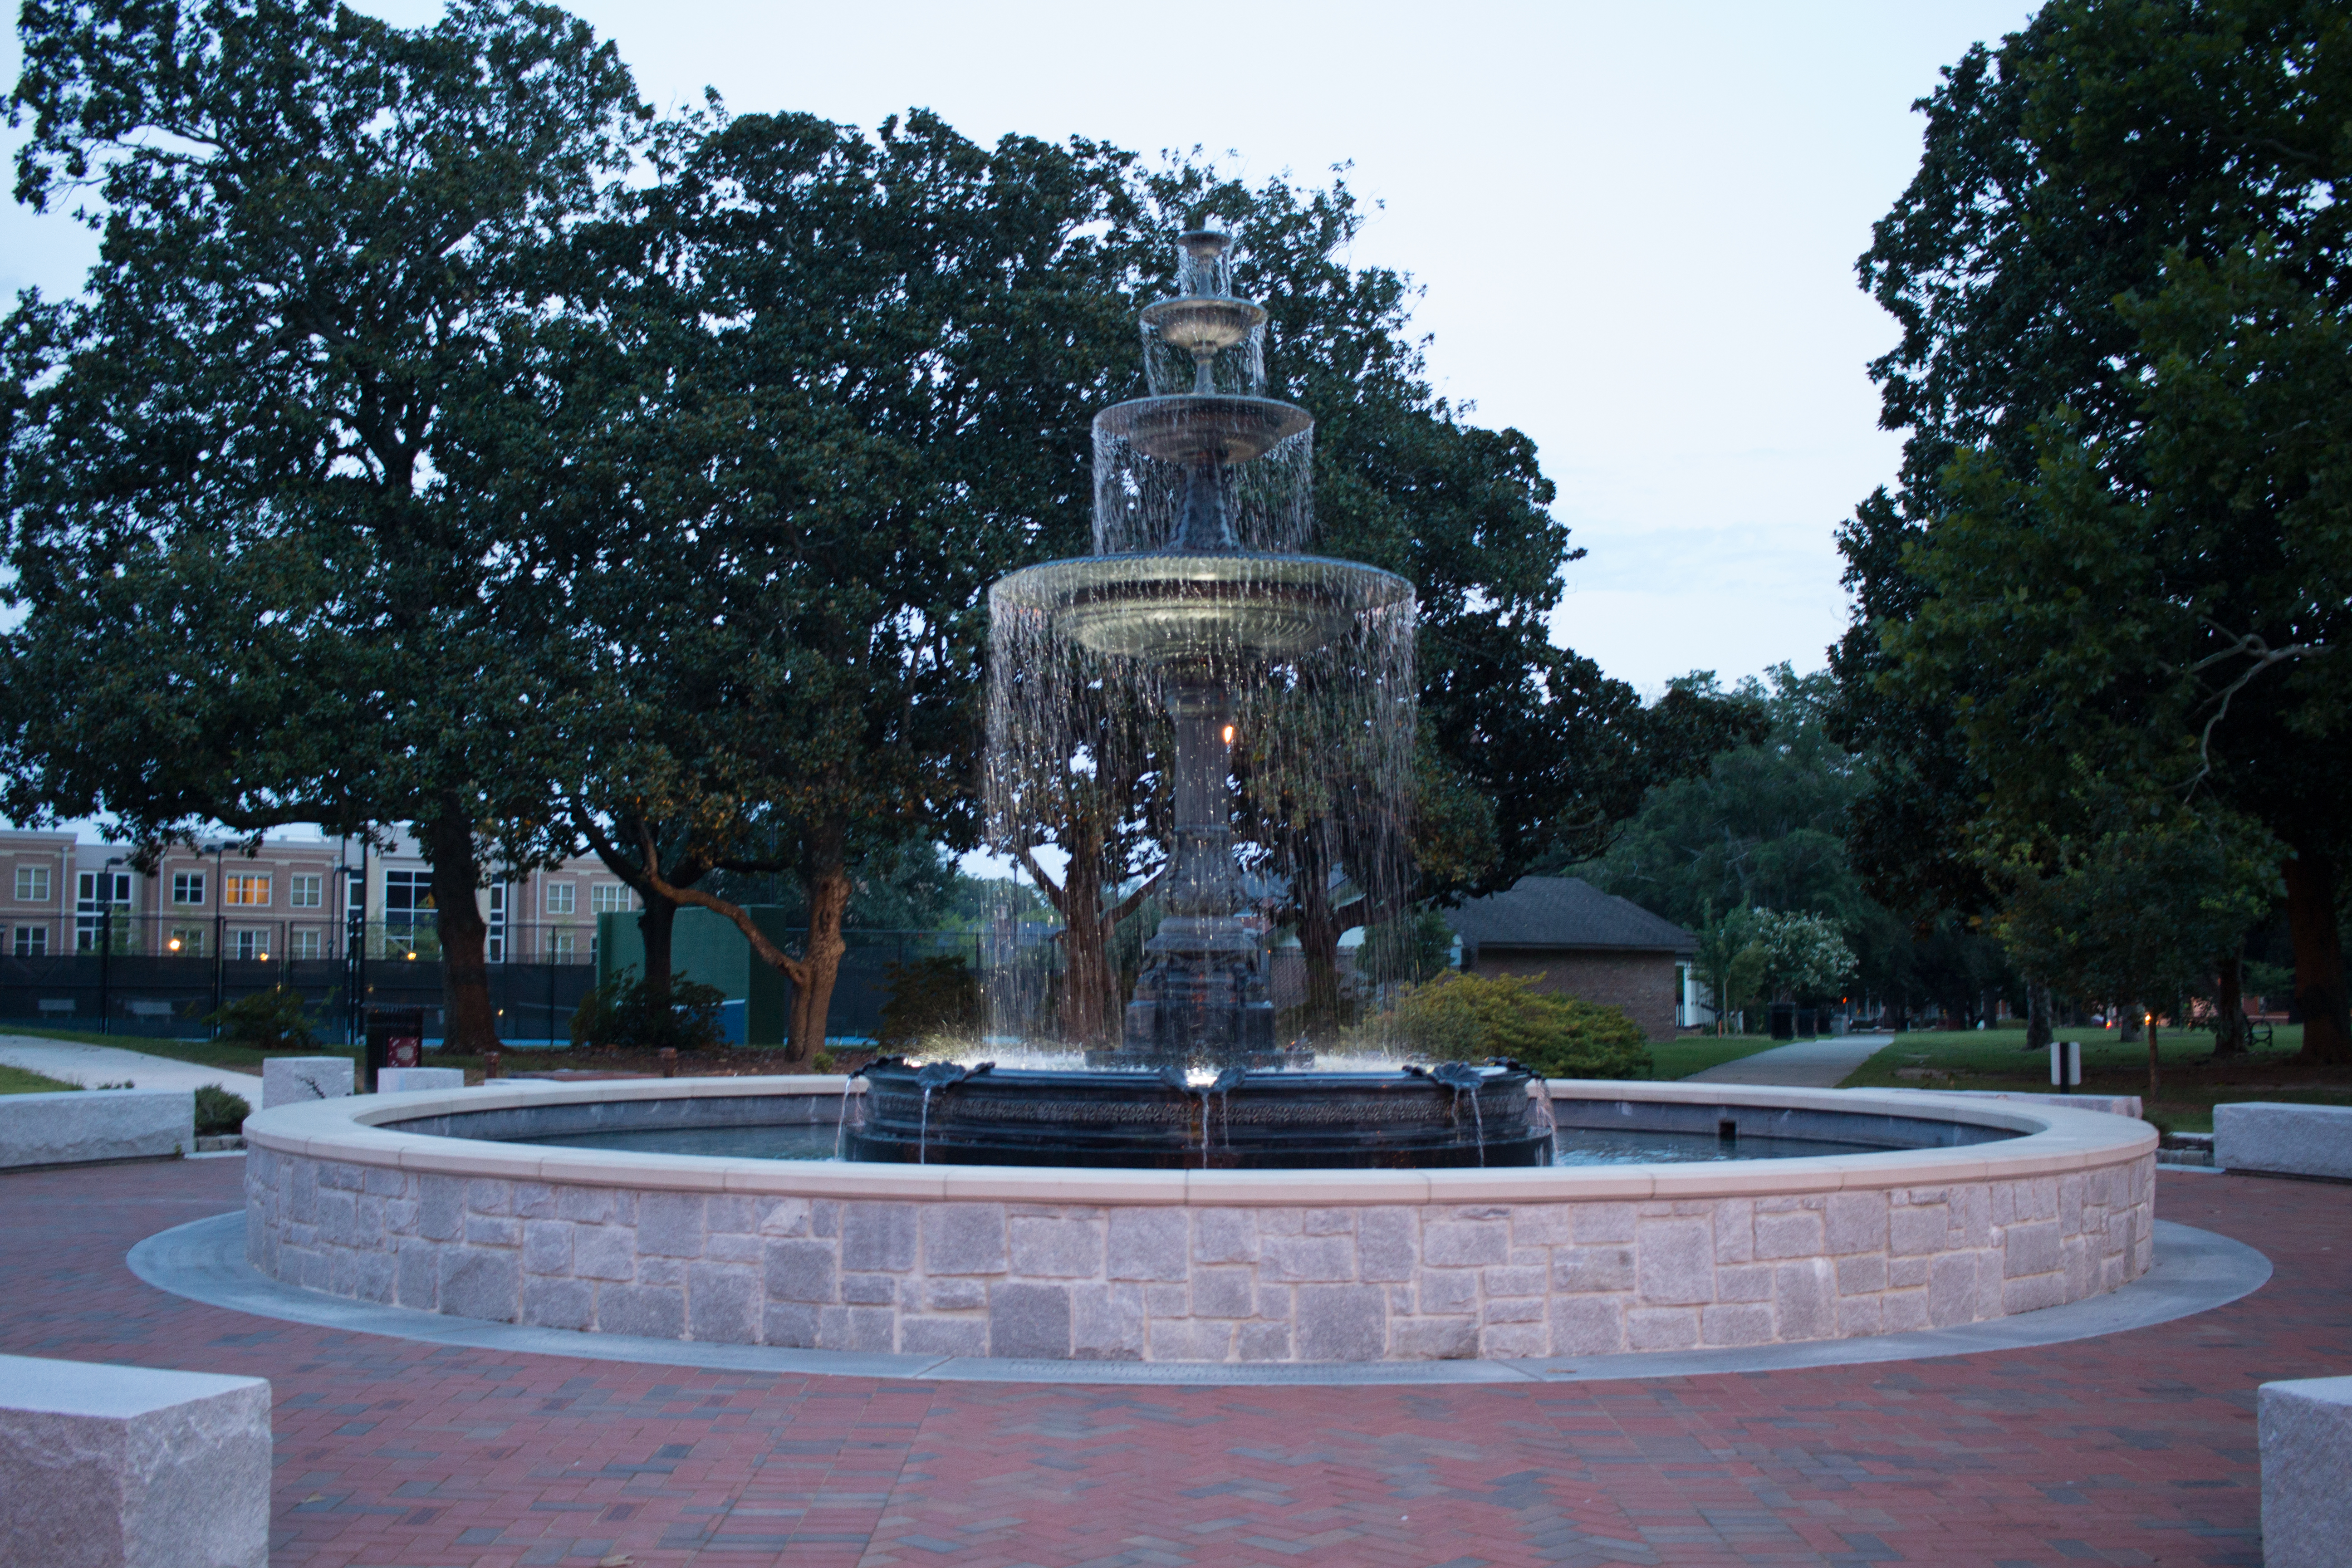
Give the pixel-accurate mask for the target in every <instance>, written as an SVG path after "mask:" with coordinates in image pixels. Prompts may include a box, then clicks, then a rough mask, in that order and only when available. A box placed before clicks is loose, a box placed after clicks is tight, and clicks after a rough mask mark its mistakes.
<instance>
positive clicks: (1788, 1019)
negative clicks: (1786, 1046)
mask: <svg viewBox="0 0 2352 1568" xmlns="http://www.w3.org/2000/svg"><path fill="white" fill-rule="evenodd" d="M1772 1037H1773V1038H1774V1039H1776V1040H1793V1039H1795V1038H1796V1037H1797V1005H1796V1004H1795V1003H1794V1002H1775V1003H1773V1004H1772Z"/></svg>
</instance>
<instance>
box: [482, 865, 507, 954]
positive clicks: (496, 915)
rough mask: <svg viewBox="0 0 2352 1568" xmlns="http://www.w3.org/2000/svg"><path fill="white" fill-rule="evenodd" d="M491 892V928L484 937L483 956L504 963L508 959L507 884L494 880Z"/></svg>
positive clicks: (489, 922)
mask: <svg viewBox="0 0 2352 1568" xmlns="http://www.w3.org/2000/svg"><path fill="white" fill-rule="evenodd" d="M489 892H490V918H489V921H488V925H489V928H490V929H489V931H488V932H487V933H486V934H485V935H484V937H483V942H482V948H483V956H484V957H486V958H488V960H489V962H491V963H505V962H506V961H507V885H506V884H505V883H504V882H493V883H492V884H490V889H489Z"/></svg>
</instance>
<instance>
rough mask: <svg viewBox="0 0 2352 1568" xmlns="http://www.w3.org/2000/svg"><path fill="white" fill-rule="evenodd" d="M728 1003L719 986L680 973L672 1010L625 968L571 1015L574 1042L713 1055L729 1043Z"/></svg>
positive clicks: (672, 992)
mask: <svg viewBox="0 0 2352 1568" xmlns="http://www.w3.org/2000/svg"><path fill="white" fill-rule="evenodd" d="M726 1000H727V993H725V992H724V991H721V990H720V989H719V987H718V986H716V985H705V984H702V982H700V981H698V980H688V978H687V977H686V976H685V975H684V974H682V973H681V974H676V975H673V976H671V977H670V983H669V1005H667V1006H664V1005H661V1002H660V1000H659V999H658V998H657V997H656V995H655V994H652V993H651V992H649V991H648V990H647V989H646V984H645V982H643V981H641V980H639V979H638V978H637V972H636V971H635V969H624V970H622V971H621V972H620V973H618V974H615V975H614V976H613V978H611V979H610V980H607V981H605V982H604V984H601V985H599V986H597V987H596V988H595V989H594V990H593V991H591V992H589V993H588V994H587V995H585V996H583V997H582V998H581V999H580V1005H579V1007H578V1009H577V1010H575V1011H574V1012H573V1013H572V1044H573V1045H574V1046H608V1047H614V1048H616V1049H620V1050H632V1051H657V1050H662V1049H664V1048H667V1049H670V1050H678V1051H702V1050H709V1049H711V1048H713V1047H717V1046H720V1045H723V1044H725V1043H726V1037H725V1036H724V1035H722V1034H721V1033H720V1032H719V1007H720V1005H722V1004H724V1003H725V1002H726Z"/></svg>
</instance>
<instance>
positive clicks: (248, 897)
mask: <svg viewBox="0 0 2352 1568" xmlns="http://www.w3.org/2000/svg"><path fill="white" fill-rule="evenodd" d="M221 895H222V898H223V900H225V901H226V902H228V903H232V904H244V905H247V907H249V908H255V909H258V908H259V907H261V906H262V905H264V904H267V903H268V902H269V873H268V872H267V871H260V872H255V871H231V872H230V873H229V874H228V875H227V876H226V878H224V879H222V881H221Z"/></svg>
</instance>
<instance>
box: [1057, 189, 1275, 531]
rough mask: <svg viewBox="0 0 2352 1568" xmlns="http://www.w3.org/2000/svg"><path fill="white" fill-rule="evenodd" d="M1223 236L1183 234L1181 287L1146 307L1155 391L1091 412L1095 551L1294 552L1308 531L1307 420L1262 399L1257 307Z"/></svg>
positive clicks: (1148, 367)
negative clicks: (1240, 285)
mask: <svg viewBox="0 0 2352 1568" xmlns="http://www.w3.org/2000/svg"><path fill="white" fill-rule="evenodd" d="M1229 244H1230V241H1229V240H1228V238H1227V237H1225V236H1224V235H1223V234H1220V233H1217V232H1216V231H1214V230H1213V229H1208V228H1198V229H1192V230H1190V231H1188V232H1186V233H1184V234H1182V235H1180V236H1179V237H1178V239H1177V293H1176V296H1175V297H1174V298H1173V299H1169V300H1159V301H1157V302H1156V303H1154V304H1151V305H1149V306H1147V307H1145V308H1144V310H1143V311H1142V314H1141V318H1140V326H1141V331H1142V334H1143V347H1144V367H1145V374H1146V376H1147V378H1148V380H1149V382H1150V387H1151V395H1150V396H1149V397H1139V398H1135V399H1132V400H1131V401H1129V402H1126V403H1121V404H1118V405H1114V406H1112V407H1109V408H1106V409H1104V410H1103V411H1102V412H1101V413H1100V414H1098V415H1097V416H1095V425H1094V447H1095V552H1096V553H1097V554H1101V555H1119V554H1129V553H1133V552H1139V551H1141V552H1150V551H1161V550H1170V549H1174V550H1182V551H1204V550H1205V551H1220V550H1223V551H1249V550H1273V551H1277V552H1289V551H1297V550H1299V549H1302V548H1303V547H1304V546H1305V544H1306V542H1307V535H1308V532H1309V531H1310V527H1311V523H1310V519H1311V515H1312V503H1311V500H1310V478H1309V472H1310V468H1311V458H1312V454H1313V442H1314V429H1315V421H1314V419H1313V418H1312V417H1311V416H1309V415H1308V414H1307V410H1305V409H1304V408H1301V407H1298V406H1297V405H1295V404H1290V403H1285V402H1283V401H1281V400H1280V399H1278V398H1271V397H1267V396H1266V395H1265V325H1266V312H1265V308H1264V307H1262V306H1260V305H1258V304H1257V303H1255V301H1253V300H1244V299H1240V298H1238V297H1236V296H1235V295H1234V291H1233V268H1232V263H1231V260H1230V258H1228V255H1227V247H1228V246H1229Z"/></svg>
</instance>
